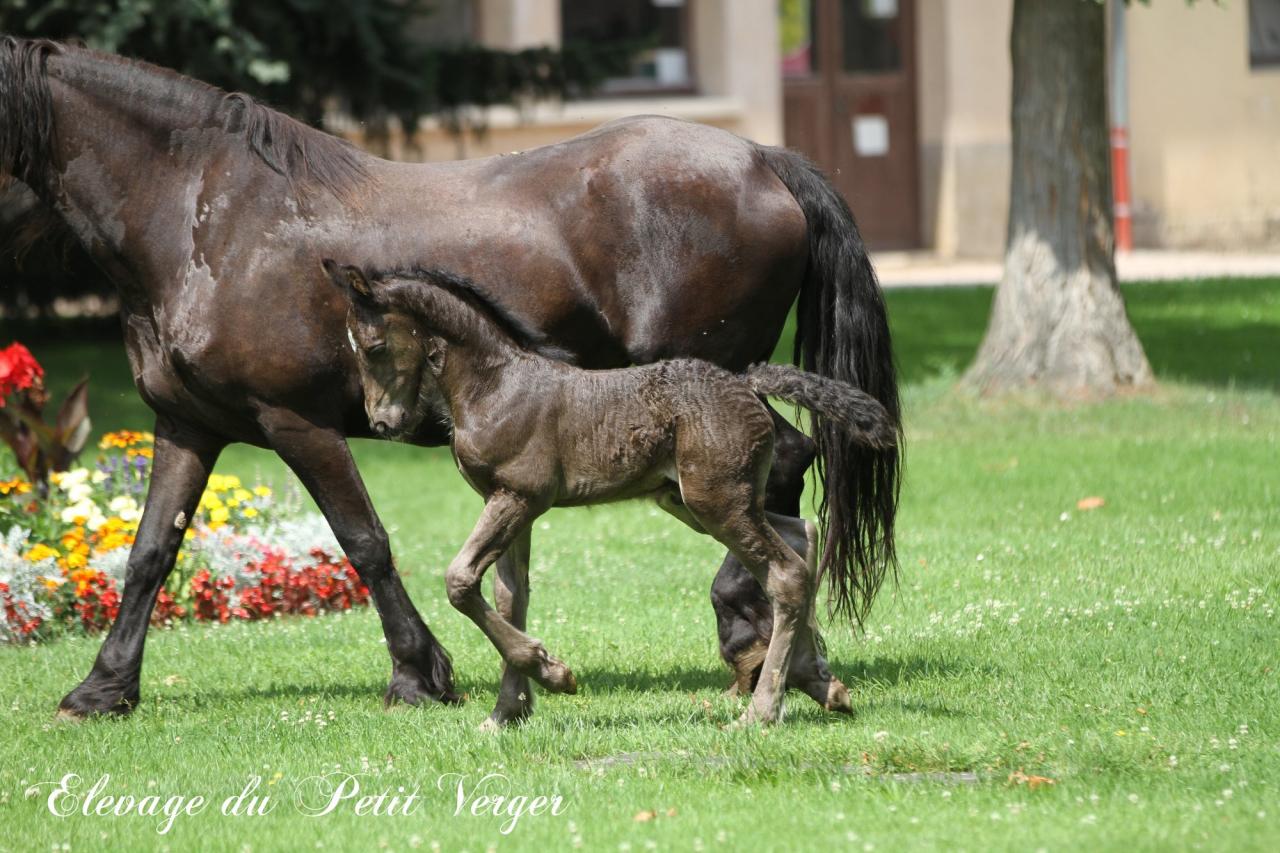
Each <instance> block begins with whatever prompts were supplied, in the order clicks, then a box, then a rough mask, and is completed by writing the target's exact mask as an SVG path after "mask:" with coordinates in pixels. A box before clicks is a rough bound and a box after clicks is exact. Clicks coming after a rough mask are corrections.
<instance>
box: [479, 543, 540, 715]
mask: <svg viewBox="0 0 1280 853" xmlns="http://www.w3.org/2000/svg"><path fill="white" fill-rule="evenodd" d="M496 568H497V577H496V578H495V579H494V582H493V597H494V600H495V601H496V603H497V605H498V612H499V613H501V614H502V618H503V619H506V620H507V621H508V622H510V623H511V625H512V626H513V627H515V628H518V629H519V630H521V631H523V630H524V627H525V616H526V614H527V613H528V610H529V528H528V527H527V526H526V527H525V529H524V532H523V533H521V534H520V535H519V536H517V537H516V540H515V541H514V542H512V543H511V546H510V547H509V548H507V550H506V552H505V553H504V554H503V555H502V556H501V557H499V558H498V565H497V567H496ZM532 714H533V687H532V685H531V684H530V683H529V676H527V675H525V674H524V673H522V672H520V671H519V670H517V669H516V668H515V667H513V666H511V665H509V664H506V663H504V664H503V666H502V686H501V687H500V688H499V689H498V703H497V705H496V706H495V707H494V709H493V713H492V714H490V715H489V718H488V719H487V720H485V722H484V725H483V726H482V728H484V729H486V730H488V729H493V730H497V729H500V728H501V727H503V726H505V725H507V724H508V723H518V722H521V721H523V720H525V719H527V718H528V717H529V716H530V715H532Z"/></svg>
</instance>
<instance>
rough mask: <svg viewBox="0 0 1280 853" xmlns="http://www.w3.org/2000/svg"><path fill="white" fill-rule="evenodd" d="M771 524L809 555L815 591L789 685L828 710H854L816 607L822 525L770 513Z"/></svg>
mask: <svg viewBox="0 0 1280 853" xmlns="http://www.w3.org/2000/svg"><path fill="white" fill-rule="evenodd" d="M766 516H767V517H768V519H769V523H770V524H772V525H773V527H774V529H775V530H777V531H778V533H779V535H781V536H782V539H783V541H785V542H786V543H787V544H788V545H789V546H791V549H792V550H793V551H795V552H796V553H797V554H801V555H804V556H805V569H806V570H807V571H808V573H809V577H810V578H811V579H812V581H811V587H812V593H811V595H810V596H809V605H808V610H807V613H806V616H805V619H804V621H803V622H802V623H801V625H800V628H799V629H798V630H797V632H796V650H795V653H794V654H793V655H792V658H791V670H790V673H789V674H788V676H787V686H788V687H791V688H795V689H797V690H802V691H804V692H805V693H807V694H808V695H809V696H810V697H811V698H812V699H813V701H815V702H817V703H818V704H819V705H821V706H822V707H824V708H826V709H827V710H828V711H840V712H843V713H846V714H848V713H852V711H853V705H852V703H851V702H850V701H849V689H848V688H847V687H845V686H844V683H843V682H842V681H840V679H838V678H836V677H835V676H834V675H832V674H831V669H830V668H829V667H828V666H827V658H826V655H825V653H824V651H823V648H822V637H821V635H820V634H819V633H818V625H817V620H816V617H815V607H816V601H817V593H818V528H817V527H815V526H814V525H813V522H810V521H805V520H804V519H800V518H792V517H790V516H786V515H776V514H774V513H772V512H770V513H766Z"/></svg>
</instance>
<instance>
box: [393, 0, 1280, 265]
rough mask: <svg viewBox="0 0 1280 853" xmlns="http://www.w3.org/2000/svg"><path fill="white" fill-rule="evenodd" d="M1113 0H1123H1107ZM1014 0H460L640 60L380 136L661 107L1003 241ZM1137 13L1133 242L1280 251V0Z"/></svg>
mask: <svg viewBox="0 0 1280 853" xmlns="http://www.w3.org/2000/svg"><path fill="white" fill-rule="evenodd" d="M1109 1H1110V2H1114V1H1115V0H1109ZM1012 7H1013V0H610V2H608V3H600V2H596V0H450V1H449V2H442V3H440V4H438V9H439V12H440V14H439V17H438V18H437V19H435V20H433V21H432V22H431V23H430V27H429V29H430V30H431V31H432V32H435V33H441V32H443V33H447V34H448V35H449V37H451V38H466V37H469V38H473V39H475V40H478V41H480V42H481V43H484V44H487V45H489V46H492V47H502V48H520V47H526V46H533V45H544V44H549V45H560V44H562V43H564V42H565V41H566V40H570V39H583V38H587V39H604V38H618V39H623V38H632V39H636V38H639V39H643V40H645V43H646V44H648V45H651V47H649V48H647V49H646V50H645V51H644V52H643V53H642V54H641V55H640V56H639V57H638V58H637V61H636V63H635V69H634V73H633V74H631V75H628V76H627V77H625V78H620V79H618V80H610V81H608V82H607V83H606V84H605V85H604V86H603V87H602V88H601V90H600V91H599V92H598V93H596V95H594V96H593V97H591V98H590V99H586V100H581V101H573V102H569V103H564V104H538V105H534V106H531V107H529V108H527V109H524V110H519V111H517V110H510V109H507V110H503V109H495V110H493V111H491V113H490V115H489V116H488V123H489V126H490V131H489V133H488V134H486V135H485V136H484V137H482V138H465V139H455V138H454V137H452V136H450V135H449V134H448V133H447V132H445V130H443V129H442V128H440V127H438V126H436V125H435V124H434V123H433V122H431V121H426V122H424V123H423V125H422V127H421V128H419V131H418V132H417V134H416V135H415V136H413V137H411V138H409V139H404V138H392V139H391V140H389V141H386V142H384V143H382V145H384V146H385V148H386V150H385V153H387V154H389V155H390V156H393V157H398V158H403V159H448V158H454V157H458V156H466V157H476V156H486V155H489V154H496V153H505V152H509V151H513V150H524V149H527V148H530V147H533V146H536V145H541V144H547V143H551V142H555V141H557V140H559V139H564V138H566V137H568V136H572V135H574V134H576V133H581V132H583V131H585V130H588V129H589V128H591V127H594V126H595V125H597V124H599V123H601V122H603V121H608V120H609V119H612V118H617V117H621V116H624V115H633V114H636V113H657V114H662V115H671V116H676V117H681V118H687V119H691V120H695V121H702V122H706V123H709V124H713V125H716V126H719V127H723V128H726V129H728V130H731V131H733V132H735V133H739V134H741V135H743V136H747V137H749V138H752V139H755V140H757V141H760V142H763V143H768V144H782V143H785V144H788V145H791V146H793V147H796V148H800V149H801V150H804V151H805V152H806V153H808V154H809V155H810V156H812V157H813V158H814V159H815V160H817V161H818V162H819V164H821V165H822V166H823V167H824V168H825V169H826V170H827V171H828V173H829V174H831V175H832V176H833V178H834V180H835V181H836V183H837V184H838V185H839V186H840V188H841V190H842V191H843V192H844V193H845V195H846V197H847V198H848V199H849V201H850V203H851V205H852V207H853V209H854V211H855V213H856V214H857V215H858V218H859V221H860V224H861V225H862V228H863V231H864V232H865V233H866V236H867V238H868V240H869V241H870V242H871V243H872V244H873V245H874V246H876V247H878V248H886V249H888V248H893V249H915V248H922V249H930V250H933V251H935V252H937V253H939V254H941V255H945V256H993V255H997V254H999V253H1000V252H1001V250H1002V249H1003V245H1004V236H1005V228H1006V218H1007V204H1008V188H1009V160H1010V128H1009V107H1010V87H1011V68H1010V60H1009V46H1008V39H1009V31H1010V24H1011V19H1012ZM1126 14H1127V27H1126V30H1127V34H1126V36H1125V38H1124V42H1123V45H1124V48H1125V50H1126V51H1127V58H1128V62H1127V65H1128V75H1127V80H1125V81H1121V85H1123V86H1124V87H1125V90H1126V91H1127V93H1128V100H1129V119H1130V122H1129V123H1130V134H1129V136H1130V163H1131V175H1130V184H1131V195H1132V198H1133V204H1132V210H1133V227H1134V234H1135V242H1136V244H1137V245H1138V246H1147V247H1176V248H1213V249H1272V250H1275V249H1280V0H1237V1H1236V2H1231V3H1227V4H1217V3H1208V2H1201V3H1198V4H1195V5H1193V6H1188V5H1187V4H1185V3H1183V2H1173V0H1163V2H1159V1H1158V2H1153V3H1151V4H1149V5H1144V4H1137V3H1135V4H1133V5H1132V7H1131V8H1130V10H1129V11H1128V12H1127V13H1126Z"/></svg>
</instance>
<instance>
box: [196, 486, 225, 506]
mask: <svg viewBox="0 0 1280 853" xmlns="http://www.w3.org/2000/svg"><path fill="white" fill-rule="evenodd" d="M200 508H201V509H208V510H214V509H221V508H222V500H221V498H219V497H218V496H217V495H215V494H214V493H213V492H212V491H211V490H210V489H205V492H204V494H203V495H201V496H200Z"/></svg>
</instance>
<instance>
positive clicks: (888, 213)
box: [780, 0, 920, 249]
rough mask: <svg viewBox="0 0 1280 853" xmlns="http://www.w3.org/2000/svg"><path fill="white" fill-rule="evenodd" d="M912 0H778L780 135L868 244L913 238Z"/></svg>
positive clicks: (916, 227) (916, 222)
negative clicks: (824, 178) (823, 179)
mask: <svg viewBox="0 0 1280 853" xmlns="http://www.w3.org/2000/svg"><path fill="white" fill-rule="evenodd" d="M914 5H915V4H914V2H913V0H782V2H781V5H780V10H781V15H782V21H781V27H782V35H783V69H782V73H783V76H784V85H783V92H784V106H783V110H784V112H783V116H784V132H785V135H786V142H787V145H789V146H791V147H793V148H797V149H799V150H801V151H804V152H805V153H806V154H808V155H809V156H810V157H812V158H813V159H814V160H815V161H816V162H817V163H818V164H819V165H821V166H822V167H823V168H824V169H825V170H826V171H827V173H828V174H830V175H831V176H832V177H833V179H834V180H835V182H836V185H837V186H838V187H839V188H840V191H841V192H842V193H844V195H845V198H846V199H847V200H848V201H849V206H850V207H852V208H853V211H854V214H855V215H856V216H857V217H858V225H859V227H860V228H861V229H862V234H863V237H864V238H865V239H866V241H867V243H868V244H869V245H871V246H872V247H874V248H878V249H906V248H914V247H916V246H918V245H919V243H920V206H919V174H918V168H919V144H918V141H917V134H916V89H915V86H916V81H915V8H914Z"/></svg>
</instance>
